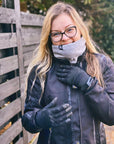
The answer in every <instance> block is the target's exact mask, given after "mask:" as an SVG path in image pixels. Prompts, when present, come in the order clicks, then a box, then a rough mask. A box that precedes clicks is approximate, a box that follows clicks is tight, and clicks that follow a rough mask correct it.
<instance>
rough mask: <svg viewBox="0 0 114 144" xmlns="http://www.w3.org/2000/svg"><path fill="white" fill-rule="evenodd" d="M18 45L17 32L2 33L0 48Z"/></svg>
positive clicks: (0, 34)
mask: <svg viewBox="0 0 114 144" xmlns="http://www.w3.org/2000/svg"><path fill="white" fill-rule="evenodd" d="M16 46H17V39H16V33H0V49H6V48H11V47H16Z"/></svg>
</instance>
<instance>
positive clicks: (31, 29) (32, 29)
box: [22, 26, 42, 35]
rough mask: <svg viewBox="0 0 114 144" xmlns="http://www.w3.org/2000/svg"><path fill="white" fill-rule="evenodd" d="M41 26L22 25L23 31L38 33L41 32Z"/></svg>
mask: <svg viewBox="0 0 114 144" xmlns="http://www.w3.org/2000/svg"><path fill="white" fill-rule="evenodd" d="M41 30H42V28H41V27H38V26H35V27H34V26H22V33H24V34H26V33H27V34H28V33H37V34H38V35H40V34H41Z"/></svg>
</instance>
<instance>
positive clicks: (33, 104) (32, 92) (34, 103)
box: [22, 67, 41, 133]
mask: <svg viewBox="0 0 114 144" xmlns="http://www.w3.org/2000/svg"><path fill="white" fill-rule="evenodd" d="M35 70H36V67H34V68H33V69H32V70H31V72H30V74H29V77H28V83H27V91H26V100H25V108H24V115H23V116H22V125H23V127H24V128H25V129H26V130H27V131H29V132H31V133H36V132H39V131H41V128H39V127H38V125H37V124H36V122H35V116H36V112H38V111H39V110H40V109H41V106H40V104H39V98H40V96H41V85H40V81H39V79H38V77H37V78H36V79H35Z"/></svg>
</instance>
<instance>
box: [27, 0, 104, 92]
mask: <svg viewBox="0 0 114 144" xmlns="http://www.w3.org/2000/svg"><path fill="white" fill-rule="evenodd" d="M61 13H66V14H68V15H69V16H70V17H71V18H72V19H73V20H74V22H75V23H76V26H77V27H78V28H79V30H80V31H81V34H82V36H83V37H84V39H85V40H86V47H87V53H86V57H85V58H86V61H87V73H88V74H90V75H91V76H92V77H96V78H97V79H98V81H99V84H102V82H103V79H102V75H101V70H100V66H99V61H98V59H97V58H96V56H95V55H94V54H95V53H98V51H97V50H96V48H95V46H94V45H93V43H92V40H91V38H90V36H89V32H88V29H87V27H86V26H85V24H84V22H83V21H82V19H81V17H80V16H79V14H78V13H77V11H76V10H75V8H73V7H72V6H71V5H69V4H66V3H63V2H57V3H56V4H54V5H52V6H51V7H50V9H49V10H48V12H47V14H46V16H45V19H44V22H43V27H42V33H41V40H40V45H39V47H38V51H37V53H36V55H35V56H34V58H33V60H32V62H31V63H30V65H29V67H28V75H29V73H30V71H31V69H32V68H33V67H34V66H35V65H38V66H37V69H36V76H38V77H39V79H40V82H41V87H42V92H43V91H44V85H45V78H46V73H47V71H49V69H50V67H51V65H52V53H51V50H50V47H49V43H50V39H49V34H50V31H51V24H52V21H53V20H54V19H55V18H56V17H57V16H58V15H60V14H61ZM37 70H40V71H39V72H38V73H37Z"/></svg>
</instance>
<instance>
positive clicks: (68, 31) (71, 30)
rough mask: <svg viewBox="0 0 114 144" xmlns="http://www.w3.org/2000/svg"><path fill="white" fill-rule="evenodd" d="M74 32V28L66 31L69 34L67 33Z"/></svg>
mask: <svg viewBox="0 0 114 144" xmlns="http://www.w3.org/2000/svg"><path fill="white" fill-rule="evenodd" d="M73 31H74V28H73V27H72V28H68V29H66V32H67V33H71V32H73Z"/></svg>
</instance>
